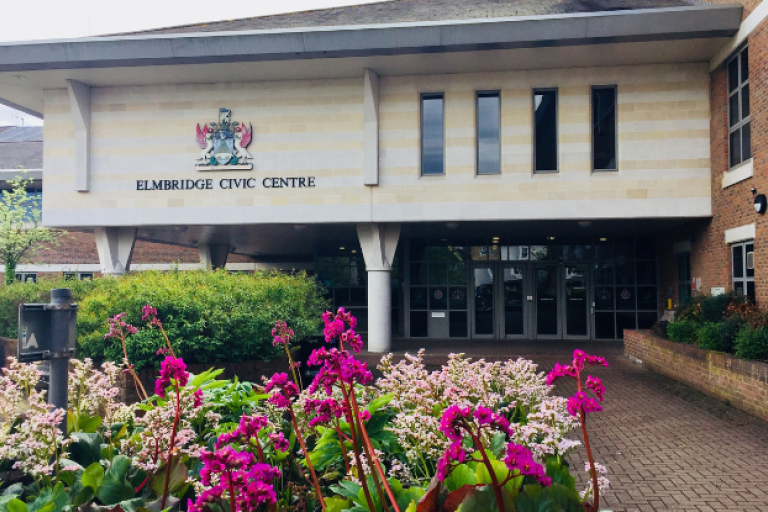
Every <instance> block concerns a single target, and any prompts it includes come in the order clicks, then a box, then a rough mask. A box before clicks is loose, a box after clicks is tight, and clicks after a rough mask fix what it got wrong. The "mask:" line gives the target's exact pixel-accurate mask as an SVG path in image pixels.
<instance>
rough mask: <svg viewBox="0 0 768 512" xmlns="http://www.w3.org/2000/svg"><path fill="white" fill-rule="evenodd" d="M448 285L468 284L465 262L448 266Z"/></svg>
mask: <svg viewBox="0 0 768 512" xmlns="http://www.w3.org/2000/svg"><path fill="white" fill-rule="evenodd" d="M448 284H464V285H465V284H467V267H466V265H465V264H464V263H463V262H459V263H449V264H448Z"/></svg>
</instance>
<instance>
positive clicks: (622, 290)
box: [616, 286, 637, 311]
mask: <svg viewBox="0 0 768 512" xmlns="http://www.w3.org/2000/svg"><path fill="white" fill-rule="evenodd" d="M636 304H637V296H636V292H635V287H634V286H617V287H616V309H617V310H622V311H632V310H635V309H637V308H636Z"/></svg>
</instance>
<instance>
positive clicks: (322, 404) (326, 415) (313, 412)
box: [304, 398, 368, 428]
mask: <svg viewBox="0 0 768 512" xmlns="http://www.w3.org/2000/svg"><path fill="white" fill-rule="evenodd" d="M366 412H368V411H366ZM304 413H305V414H306V415H307V417H310V416H312V419H311V420H309V427H310V428H313V427H314V426H315V425H327V424H329V423H331V422H332V421H333V420H334V419H338V418H341V416H342V415H343V414H344V408H343V407H342V406H341V404H340V403H339V402H338V401H336V400H334V399H333V398H328V399H326V400H315V399H313V398H310V399H307V401H306V402H304Z"/></svg>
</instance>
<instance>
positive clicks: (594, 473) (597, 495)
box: [576, 368, 600, 512]
mask: <svg viewBox="0 0 768 512" xmlns="http://www.w3.org/2000/svg"><path fill="white" fill-rule="evenodd" d="M576 384H577V386H578V391H579V393H581V390H582V388H581V371H580V370H579V369H578V368H576ZM579 419H580V420H581V432H582V434H584V447H585V448H586V449H587V460H589V474H590V476H591V477H592V492H593V493H594V496H595V501H594V502H593V503H592V508H593V510H594V511H595V512H597V511H598V510H600V509H599V507H600V488H599V487H598V486H597V471H596V470H595V459H593V458H592V447H591V446H590V444H589V434H587V415H586V413H585V412H584V405H582V406H581V407H579Z"/></svg>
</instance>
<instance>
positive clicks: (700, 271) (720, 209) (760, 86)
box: [659, 1, 768, 305]
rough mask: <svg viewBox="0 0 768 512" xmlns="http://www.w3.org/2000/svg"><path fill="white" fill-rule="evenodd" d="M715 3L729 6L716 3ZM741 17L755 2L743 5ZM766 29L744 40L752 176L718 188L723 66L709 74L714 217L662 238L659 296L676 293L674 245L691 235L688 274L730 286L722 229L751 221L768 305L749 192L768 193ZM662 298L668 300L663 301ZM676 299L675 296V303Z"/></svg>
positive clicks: (761, 235)
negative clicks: (748, 98) (747, 51)
mask: <svg viewBox="0 0 768 512" xmlns="http://www.w3.org/2000/svg"><path fill="white" fill-rule="evenodd" d="M714 3H732V2H730V1H719V2H714ZM741 3H742V5H744V7H745V11H744V12H745V16H746V14H748V13H749V12H750V11H751V9H753V8H754V7H756V6H757V5H758V4H759V3H760V2H759V1H742V2H741ZM767 27H768V25H767V24H766V23H763V25H761V26H760V27H759V28H758V29H756V30H755V31H754V32H753V33H752V34H751V35H750V37H749V38H748V45H749V73H750V76H749V81H750V94H749V96H750V107H751V116H752V120H751V136H752V163H753V168H754V176H753V177H752V178H749V179H747V180H744V181H742V182H739V183H736V184H734V185H731V186H730V187H728V188H726V189H723V188H722V179H723V175H724V174H725V173H726V172H728V170H729V163H728V110H727V108H728V90H727V82H726V80H727V75H726V69H725V67H724V66H719V67H718V68H717V69H716V70H715V71H713V72H712V74H711V81H710V108H711V125H710V150H711V164H712V219H711V221H708V222H704V221H697V222H693V223H689V224H687V225H685V226H681V227H679V228H676V229H674V230H671V231H669V232H667V233H664V234H663V235H662V236H661V237H660V247H659V254H660V257H661V264H660V266H661V270H660V285H661V291H662V293H663V294H664V293H667V292H668V289H669V288H670V287H672V289H673V290H674V294H676V293H677V260H676V258H675V257H674V256H673V255H672V244H674V243H676V242H680V241H684V240H688V239H690V238H691V235H693V238H694V242H693V243H692V251H691V274H692V275H693V276H694V277H700V278H701V292H702V293H707V294H708V293H709V292H710V288H711V287H714V286H723V287H725V289H726V290H730V289H731V288H732V283H731V253H730V247H729V246H728V245H726V243H725V231H726V230H727V229H731V228H736V227H739V226H743V225H746V224H752V223H755V225H756V226H755V227H756V237H755V240H754V243H755V249H754V250H755V291H756V298H757V302H758V304H761V305H768V241H767V240H766V235H768V216H767V215H758V214H757V213H756V212H755V211H754V208H753V206H752V201H753V196H752V192H751V189H752V188H755V189H757V191H758V193H763V194H768V172H767V171H768V160H766V157H768V131H766V128H767V127H768V108H766V107H768V51H766V48H768V28H767ZM664 298H666V297H664ZM676 298H677V297H676V296H675V299H676Z"/></svg>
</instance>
